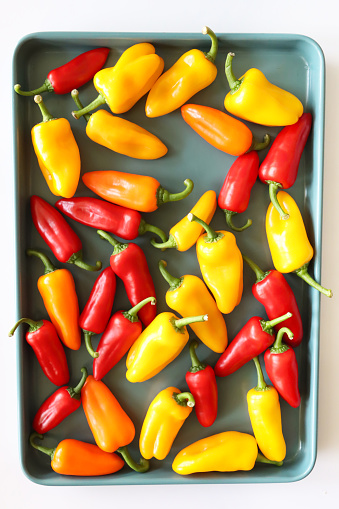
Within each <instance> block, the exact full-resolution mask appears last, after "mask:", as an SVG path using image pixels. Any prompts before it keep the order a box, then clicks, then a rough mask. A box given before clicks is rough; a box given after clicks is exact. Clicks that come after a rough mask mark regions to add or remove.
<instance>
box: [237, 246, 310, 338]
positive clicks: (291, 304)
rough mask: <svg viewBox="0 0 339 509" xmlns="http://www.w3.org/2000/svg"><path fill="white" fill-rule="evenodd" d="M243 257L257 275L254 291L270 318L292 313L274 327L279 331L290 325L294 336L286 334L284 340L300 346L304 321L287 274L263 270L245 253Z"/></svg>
mask: <svg viewBox="0 0 339 509" xmlns="http://www.w3.org/2000/svg"><path fill="white" fill-rule="evenodd" d="M243 259H244V260H245V262H246V263H247V265H248V266H249V267H251V269H252V270H253V271H254V273H255V275H256V278H257V280H256V282H255V283H254V285H253V286H252V293H253V295H254V297H255V298H256V299H257V300H258V301H259V302H260V303H261V304H262V305H263V306H264V307H265V311H266V314H267V316H268V319H269V320H273V319H274V318H276V317H277V316H281V315H283V314H285V313H287V312H288V311H289V312H290V313H292V316H291V318H288V320H285V321H284V323H278V324H277V325H275V327H274V328H275V330H276V332H278V331H279V329H281V327H288V328H289V329H290V330H291V331H292V332H293V337H291V338H290V337H289V336H287V335H285V337H284V341H285V342H286V343H287V344H288V345H290V346H292V347H296V346H298V345H299V344H300V343H301V340H302V338H303V333H304V332H303V323H302V320H301V316H300V311H299V307H298V303H297V301H296V298H295V295H294V293H293V291H292V288H291V287H290V285H289V284H288V282H287V281H286V278H285V276H283V274H281V272H278V271H277V270H270V271H267V272H264V271H262V270H261V269H260V268H259V267H258V265H256V264H255V263H254V262H253V261H252V260H251V259H250V258H248V257H247V256H245V255H243Z"/></svg>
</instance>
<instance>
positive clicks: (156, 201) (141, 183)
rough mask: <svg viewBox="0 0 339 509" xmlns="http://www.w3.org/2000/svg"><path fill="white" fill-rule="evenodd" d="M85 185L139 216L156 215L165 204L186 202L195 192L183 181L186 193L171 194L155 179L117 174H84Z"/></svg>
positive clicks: (103, 171)
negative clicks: (150, 213) (138, 213)
mask: <svg viewBox="0 0 339 509" xmlns="http://www.w3.org/2000/svg"><path fill="white" fill-rule="evenodd" d="M82 181H83V183H84V184H85V186H87V187H88V188H89V189H91V191H93V192H94V193H95V194H97V195H98V196H100V197H101V198H104V199H105V200H107V201H109V202H112V203H115V204H116V205H122V206H123V207H128V208H130V209H134V210H138V211H139V212H154V211H155V210H157V208H158V207H159V206H160V205H162V204H163V203H167V202H171V201H178V200H182V199H183V198H186V196H188V195H189V194H190V193H191V192H192V190H193V182H192V180H190V179H186V180H185V181H184V184H185V189H184V191H181V192H180V193H174V194H172V193H169V192H168V191H167V190H166V189H164V188H163V187H162V186H161V185H160V183H159V182H158V181H157V179H155V178H153V177H150V176H147V175H137V174H134V173H127V172H122V171H114V170H97V171H90V172H87V173H84V175H83V176H82Z"/></svg>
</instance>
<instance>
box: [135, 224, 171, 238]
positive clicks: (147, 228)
mask: <svg viewBox="0 0 339 509" xmlns="http://www.w3.org/2000/svg"><path fill="white" fill-rule="evenodd" d="M146 232H152V233H155V234H156V235H158V237H160V238H161V240H162V241H163V242H166V240H167V237H166V233H165V232H164V231H163V230H161V228H158V227H157V226H154V225H153V224H149V223H146V221H145V220H144V219H141V221H140V225H139V229H138V233H139V235H144V233H146Z"/></svg>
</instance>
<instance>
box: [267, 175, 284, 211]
mask: <svg viewBox="0 0 339 509" xmlns="http://www.w3.org/2000/svg"><path fill="white" fill-rule="evenodd" d="M266 182H267V184H268V192H269V195H270V200H271V202H272V205H273V207H274V208H275V209H276V211H277V212H278V213H279V215H280V217H281V219H284V220H286V219H289V217H290V216H289V214H287V212H285V210H284V209H283V208H282V206H281V205H280V203H279V200H278V198H277V192H278V191H279V189H281V187H282V186H281V184H279V182H272V181H271V180H267V181H266Z"/></svg>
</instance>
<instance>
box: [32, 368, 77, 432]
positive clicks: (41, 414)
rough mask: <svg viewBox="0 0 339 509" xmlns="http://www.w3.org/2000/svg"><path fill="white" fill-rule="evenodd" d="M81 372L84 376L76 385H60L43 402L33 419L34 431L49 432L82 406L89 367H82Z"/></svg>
mask: <svg viewBox="0 0 339 509" xmlns="http://www.w3.org/2000/svg"><path fill="white" fill-rule="evenodd" d="M81 372H82V378H81V380H80V382H79V383H78V385H77V386H76V387H66V386H64V387H60V389H58V390H56V391H55V392H53V394H51V395H50V396H49V397H48V398H47V399H46V400H45V401H44V402H43V403H42V405H41V406H40V408H39V410H38V411H37V413H36V414H35V417H34V419H33V424H32V427H33V429H34V431H36V432H37V433H40V434H44V433H47V431H50V430H51V429H54V428H55V427H56V426H58V424H60V423H61V422H62V421H63V420H64V419H66V417H68V416H69V415H71V414H72V413H73V412H75V411H76V410H77V409H78V408H79V407H80V405H81V389H82V387H83V385H84V383H85V381H86V378H87V369H86V368H82V369H81Z"/></svg>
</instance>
